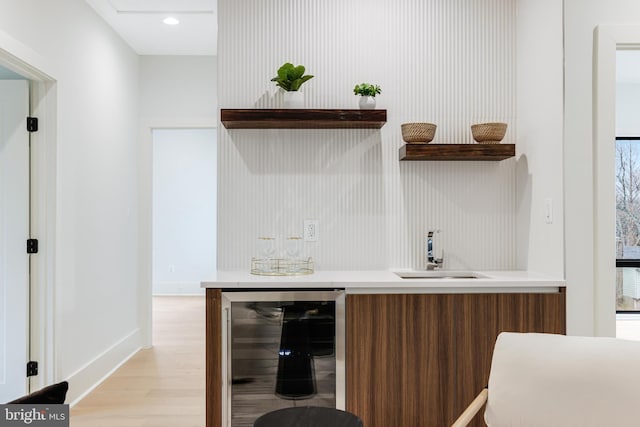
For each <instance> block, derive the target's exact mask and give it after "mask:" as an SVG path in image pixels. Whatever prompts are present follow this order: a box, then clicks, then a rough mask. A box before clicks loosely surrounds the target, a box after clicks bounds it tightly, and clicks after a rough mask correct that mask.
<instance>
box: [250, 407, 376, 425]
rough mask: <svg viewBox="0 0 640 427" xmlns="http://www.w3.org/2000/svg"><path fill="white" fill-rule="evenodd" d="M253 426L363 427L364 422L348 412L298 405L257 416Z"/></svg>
mask: <svg viewBox="0 0 640 427" xmlns="http://www.w3.org/2000/svg"><path fill="white" fill-rule="evenodd" d="M253 427H364V424H362V420H361V419H360V418H358V417H357V416H355V415H353V414H352V413H350V412H345V411H341V410H339V409H335V408H320V407H316V406H300V407H297V408H284V409H278V410H277V411H273V412H268V413H266V414H264V415H262V416H261V417H260V418H258V419H257V420H256V421H255V423H253Z"/></svg>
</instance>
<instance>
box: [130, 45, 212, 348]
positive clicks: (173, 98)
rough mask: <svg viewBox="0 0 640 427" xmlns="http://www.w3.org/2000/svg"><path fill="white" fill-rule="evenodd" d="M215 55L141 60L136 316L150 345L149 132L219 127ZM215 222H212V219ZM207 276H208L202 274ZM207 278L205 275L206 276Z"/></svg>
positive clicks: (151, 165)
mask: <svg viewBox="0 0 640 427" xmlns="http://www.w3.org/2000/svg"><path fill="white" fill-rule="evenodd" d="M217 82H218V75H217V58H216V57H215V56H141V57H140V144H141V145H140V149H141V150H140V163H139V166H138V168H139V178H140V217H139V221H140V222H139V224H140V251H139V252H138V258H139V266H140V275H139V278H138V281H139V283H140V293H139V298H140V301H141V306H140V312H139V318H140V324H142V325H144V327H143V342H144V345H145V346H150V345H151V344H152V342H151V334H150V331H151V322H152V315H151V311H152V310H151V308H152V306H151V297H150V295H151V293H152V280H153V278H152V276H153V272H152V263H153V260H152V252H153V247H152V240H153V230H152V218H153V215H152V203H153V202H152V197H151V194H152V187H153V185H152V181H153V139H152V130H153V129H163V128H182V129H185V128H188V129H195V128H215V127H217V124H218V118H217V116H218V115H217V113H218V111H217V105H218V92H217ZM212 221H215V218H212ZM207 276H209V274H207ZM205 277H206V276H205Z"/></svg>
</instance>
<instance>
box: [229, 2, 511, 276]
mask: <svg viewBox="0 0 640 427" xmlns="http://www.w3.org/2000/svg"><path fill="white" fill-rule="evenodd" d="M218 6H219V10H218V12H219V31H220V33H219V44H218V56H219V86H218V91H219V98H220V106H221V107H222V108H242V107H247V108H251V107H254V106H261V107H275V106H277V105H278V102H279V98H280V95H278V94H275V86H274V84H273V83H272V82H270V79H271V77H273V76H274V75H275V73H276V70H277V68H278V67H279V66H280V65H281V64H282V63H283V62H285V61H292V62H294V63H296V64H304V65H305V66H306V67H307V70H308V73H310V74H313V75H315V76H316V77H315V78H314V79H312V80H310V81H309V82H308V83H306V84H305V86H304V87H303V92H305V94H306V98H307V107H309V108H354V107H355V108H357V98H356V97H355V96H354V95H353V92H352V89H353V86H354V85H355V84H356V83H360V82H363V81H367V82H373V83H377V84H380V85H381V86H382V94H381V95H380V96H379V97H378V98H377V99H378V108H386V109H387V110H388V122H387V124H386V125H385V126H384V127H383V128H382V129H381V130H379V131H372V130H337V131H336V130H314V131H292V130H272V131H259V130H258V131H246V130H234V131H228V130H226V129H224V128H220V130H219V138H218V141H219V158H218V165H219V183H220V185H219V197H218V206H219V219H218V233H219V234H218V235H219V238H218V265H219V267H220V268H224V269H233V268H238V269H245V270H247V269H248V268H249V264H250V258H251V256H252V255H253V254H254V246H255V244H254V242H255V239H256V237H258V236H261V235H268V234H272V235H274V236H276V237H277V238H279V239H280V243H282V238H284V237H286V236H287V235H291V234H300V233H301V232H302V224H303V220H304V219H318V220H319V221H320V224H319V230H320V231H319V236H320V239H319V242H317V243H314V244H307V251H308V254H310V255H313V256H314V258H315V259H316V267H317V268H318V269H368V268H371V269H375V268H387V267H414V268H424V255H425V254H424V239H425V236H426V233H427V231H428V230H429V229H430V228H434V227H437V228H440V229H442V236H441V237H442V239H441V242H440V243H441V244H442V246H443V247H444V250H445V263H446V264H445V265H446V267H448V268H474V269H513V268H515V267H516V209H515V206H516V190H515V160H513V159H511V160H506V161H502V162H402V163H401V162H399V161H398V149H399V147H400V146H401V145H402V144H403V142H402V139H401V135H400V124H401V123H403V122H407V121H431V122H434V123H436V124H437V125H438V130H437V132H436V137H435V140H434V143H443V142H452V143H473V141H472V139H471V134H470V130H469V126H470V125H471V124H472V123H477V122H481V121H489V120H491V121H505V122H508V123H509V130H508V133H507V136H506V138H505V142H514V141H515V136H516V134H517V129H516V128H517V126H516V95H515V92H516V86H515V64H516V62H515V56H516V30H515V24H516V1H515V0H498V1H495V0H491V1H489V0H481V1H473V2H469V1H451V0H429V1H424V0H402V1H388V0H374V1H371V0H369V1H364V0H359V1H349V2H344V1H340V0H330V1H323V2H321V3H316V2H298V1H293V0H249V1H244V2H237V1H234V0H222V1H220V2H219V4H218ZM363 14H365V15H366V19H363V16H362V15H363ZM292 34H295V37H292V36H291V35H292ZM223 248H224V251H223Z"/></svg>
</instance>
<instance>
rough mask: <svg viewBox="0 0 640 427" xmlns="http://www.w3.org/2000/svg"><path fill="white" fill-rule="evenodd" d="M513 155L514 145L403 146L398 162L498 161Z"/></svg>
mask: <svg viewBox="0 0 640 427" xmlns="http://www.w3.org/2000/svg"><path fill="white" fill-rule="evenodd" d="M515 155H516V145H515V144H405V145H403V146H402V147H400V160H465V161H480V160H482V161H486V160H489V161H499V160H504V159H508V158H509V157H513V156H515Z"/></svg>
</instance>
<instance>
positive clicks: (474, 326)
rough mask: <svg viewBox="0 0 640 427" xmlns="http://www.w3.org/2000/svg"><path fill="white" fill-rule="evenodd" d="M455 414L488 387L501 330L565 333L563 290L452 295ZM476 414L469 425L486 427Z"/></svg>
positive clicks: (480, 416) (461, 410)
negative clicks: (550, 292) (495, 347)
mask: <svg viewBox="0 0 640 427" xmlns="http://www.w3.org/2000/svg"><path fill="white" fill-rule="evenodd" d="M454 306H455V307H456V315H455V328H454V334H455V338H454V342H455V349H456V351H455V367H456V369H455V385H454V389H455V399H454V414H455V417H454V418H453V419H452V420H450V421H448V422H447V425H450V424H451V423H452V422H453V420H455V418H456V417H457V416H459V415H460V414H461V413H462V412H463V411H464V409H465V408H466V407H467V405H468V404H469V403H471V401H472V400H473V399H474V398H475V396H476V395H477V394H478V393H479V392H480V391H481V390H482V389H483V388H484V387H486V386H487V383H488V381H489V372H490V370H491V358H492V357H493V347H494V345H495V341H496V338H497V337H498V335H499V334H500V332H544V333H553V334H564V333H566V331H565V325H566V322H565V292H564V289H563V290H562V292H558V293H553V294H532V293H531V294H466V295H455V296H454ZM485 425H486V424H485V423H484V420H483V417H482V415H481V414H478V415H477V416H476V417H475V419H474V420H473V422H472V423H471V424H470V426H485Z"/></svg>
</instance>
